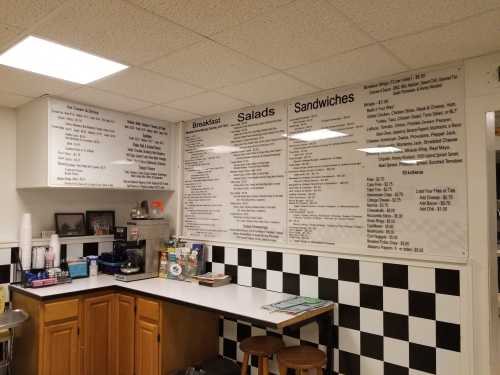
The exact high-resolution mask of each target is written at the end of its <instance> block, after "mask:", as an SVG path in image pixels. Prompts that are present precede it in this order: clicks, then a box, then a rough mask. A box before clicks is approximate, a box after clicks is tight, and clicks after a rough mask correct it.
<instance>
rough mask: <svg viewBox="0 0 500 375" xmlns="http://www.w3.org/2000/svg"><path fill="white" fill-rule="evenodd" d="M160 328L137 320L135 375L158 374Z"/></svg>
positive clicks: (145, 321)
mask: <svg viewBox="0 0 500 375" xmlns="http://www.w3.org/2000/svg"><path fill="white" fill-rule="evenodd" d="M159 371H160V327H159V325H158V324H157V323H152V322H148V321H147V320H142V319H138V320H137V322H136V336H135V374H136V375H157V374H159V373H160V372H159Z"/></svg>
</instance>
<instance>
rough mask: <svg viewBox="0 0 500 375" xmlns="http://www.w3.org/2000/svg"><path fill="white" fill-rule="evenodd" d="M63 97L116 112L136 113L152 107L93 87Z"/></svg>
mask: <svg viewBox="0 0 500 375" xmlns="http://www.w3.org/2000/svg"><path fill="white" fill-rule="evenodd" d="M61 97H62V98H65V99H68V100H73V101H75V102H79V103H85V104H90V105H95V106H97V107H102V108H109V109H114V110H115V111H121V112H134V111H137V110H139V109H141V108H145V107H148V106H150V105H151V103H147V102H143V101H140V100H136V99H132V98H126V97H124V96H120V95H115V94H111V93H109V92H106V91H101V90H98V89H95V88H93V87H82V88H81V89H78V90H75V91H72V92H68V93H66V94H64V95H61Z"/></svg>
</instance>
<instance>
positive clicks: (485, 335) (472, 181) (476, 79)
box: [465, 53, 500, 374]
mask: <svg viewBox="0 0 500 375" xmlns="http://www.w3.org/2000/svg"><path fill="white" fill-rule="evenodd" d="M498 66H500V53H496V54H492V55H489V56H483V57H479V58H476V59H471V60H468V61H466V64H465V68H466V70H465V71H466V129H467V154H468V155H467V174H468V177H467V182H468V205H469V210H468V219H469V256H470V259H469V262H468V267H469V269H470V272H471V274H472V283H471V286H470V287H471V290H472V299H471V301H469V303H470V309H471V313H472V317H471V320H470V321H469V322H465V323H466V324H470V327H471V329H472V331H473V337H474V346H473V347H474V352H473V368H474V372H473V374H498V371H499V363H498V362H499V358H498V344H497V343H498V337H497V333H498V324H499V320H498V302H497V291H498V288H497V272H498V271H497V261H496V216H495V210H496V192H495V191H494V187H495V154H494V153H495V149H496V144H495V143H496V140H495V136H494V134H495V132H494V121H493V117H494V116H493V115H491V114H490V115H489V116H490V118H489V121H487V113H488V112H493V111H497V110H500V82H499V81H498V78H497V73H496V72H497V67H498Z"/></svg>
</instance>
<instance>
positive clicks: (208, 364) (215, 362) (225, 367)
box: [201, 358, 241, 375]
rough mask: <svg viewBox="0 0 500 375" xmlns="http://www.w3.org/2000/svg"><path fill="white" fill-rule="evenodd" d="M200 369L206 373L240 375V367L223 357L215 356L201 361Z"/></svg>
mask: <svg viewBox="0 0 500 375" xmlns="http://www.w3.org/2000/svg"><path fill="white" fill-rule="evenodd" d="M201 369H202V370H204V371H205V372H206V375H240V372H241V369H240V367H239V366H238V365H237V364H236V363H234V362H233V361H230V360H229V359H225V358H216V359H212V360H209V361H205V362H203V364H202V365H201Z"/></svg>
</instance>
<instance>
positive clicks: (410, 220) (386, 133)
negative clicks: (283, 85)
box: [288, 68, 467, 257]
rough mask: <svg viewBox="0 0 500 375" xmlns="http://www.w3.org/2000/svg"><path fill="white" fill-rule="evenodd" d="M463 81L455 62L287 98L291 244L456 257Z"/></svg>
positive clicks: (461, 238) (461, 247) (461, 248)
mask: <svg viewBox="0 0 500 375" xmlns="http://www.w3.org/2000/svg"><path fill="white" fill-rule="evenodd" d="M463 85H464V81H463V74H462V71H461V69H460V68H453V69H448V70H445V71H435V72H425V73H409V74H406V75H401V76H398V77H393V78H389V79H386V80H380V81H377V82H372V83H367V84H363V85H357V86H354V87H351V88H347V89H343V90H332V91H328V92H324V93H321V94H319V95H313V96H309V97H306V98H301V99H298V100H294V101H293V102H291V103H289V105H288V134H289V143H288V201H289V205H288V240H289V243H290V244H300V245H324V246H329V247H331V248H339V249H352V250H359V249H365V250H366V252H368V253H371V252H398V253H417V254H419V253H425V254H427V255H436V256H458V257H460V256H464V255H465V252H466V250H465V249H466V235H465V233H466V216H467V215H466V175H465V139H464V138H465V134H464V126H463V121H464V110H463V108H464V86H463ZM320 129H327V130H330V131H332V132H337V133H332V134H333V136H332V138H328V139H324V140H319V141H316V142H305V141H301V140H297V139H293V137H294V135H295V134H300V133H304V132H311V131H318V130H320Z"/></svg>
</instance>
